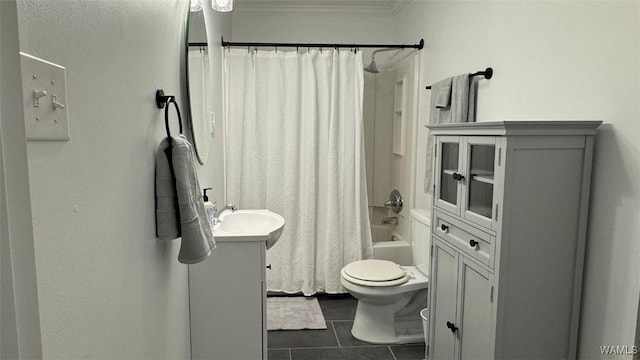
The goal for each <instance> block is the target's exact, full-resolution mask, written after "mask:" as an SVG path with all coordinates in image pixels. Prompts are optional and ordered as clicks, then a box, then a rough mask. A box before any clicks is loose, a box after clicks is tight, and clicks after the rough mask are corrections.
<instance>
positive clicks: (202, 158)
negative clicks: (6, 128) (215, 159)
mask: <svg viewBox="0 0 640 360" xmlns="http://www.w3.org/2000/svg"><path fill="white" fill-rule="evenodd" d="M200 12H201V13H202V16H203V17H204V10H200ZM191 14H192V12H191V4H190V2H189V1H187V15H186V19H185V21H184V26H185V30H184V64H185V65H184V69H185V71H184V74H185V96H186V97H185V98H186V101H185V107H186V108H185V113H186V115H187V116H186V118H187V122H188V124H189V135H190V137H191V142H192V144H193V152H194V153H195V155H196V159H197V160H198V163H199V164H200V165H204V164H205V163H206V162H207V159H208V157H209V156H208V155H209V147H210V146H211V144H210V143H209V146H208V147H207V149H206V150H205V149H200V147H199V144H198V142H197V140H196V131H197V130H196V129H195V126H194V123H193V120H194V117H193V110H192V108H193V107H192V105H191V81H190V80H189V49H190V46H189V35H190V25H191ZM206 36H207V35H206V33H205V37H206ZM205 151H206V154H204V152H205Z"/></svg>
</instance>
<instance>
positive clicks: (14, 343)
mask: <svg viewBox="0 0 640 360" xmlns="http://www.w3.org/2000/svg"><path fill="white" fill-rule="evenodd" d="M0 19H1V20H0V34H1V35H2V36H1V37H0V45H1V49H2V51H1V52H0V359H16V358H22V359H39V358H41V356H42V354H41V353H42V347H41V338H40V317H39V311H38V293H37V290H38V289H37V282H36V263H35V255H34V245H33V224H32V221H31V206H29V203H30V201H29V199H30V197H29V196H30V194H29V192H30V190H29V182H28V179H29V174H28V166H27V145H26V140H25V135H24V132H25V128H24V123H23V121H22V118H23V112H22V92H21V91H16V89H20V82H21V79H20V58H19V55H18V53H19V42H18V13H17V9H16V2H15V0H5V1H1V2H0Z"/></svg>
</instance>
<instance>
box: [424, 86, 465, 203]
mask: <svg viewBox="0 0 640 360" xmlns="http://www.w3.org/2000/svg"><path fill="white" fill-rule="evenodd" d="M472 79H473V78H472V77H470V75H469V74H462V75H458V76H454V77H453V78H447V79H444V80H441V81H438V82H437V83H435V84H433V85H432V86H431V110H430V113H429V123H430V124H446V123H463V122H475V110H476V86H477V84H475V83H474V84H471V85H470V84H469V81H470V80H472ZM447 87H449V88H450V91H451V102H450V104H449V106H448V107H441V106H440V105H441V104H442V97H443V94H446V92H447V91H448V90H447ZM433 141H434V139H433V136H432V135H431V133H429V135H427V158H426V160H425V179H424V191H425V192H426V193H429V194H430V193H431V192H432V191H433V174H432V167H433V164H432V163H431V162H432V159H431V158H432V157H433V149H434V146H435V144H434V143H433Z"/></svg>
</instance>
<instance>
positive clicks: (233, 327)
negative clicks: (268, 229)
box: [189, 239, 267, 360]
mask: <svg viewBox="0 0 640 360" xmlns="http://www.w3.org/2000/svg"><path fill="white" fill-rule="evenodd" d="M216 242H217V244H216V245H217V247H216V249H215V250H213V252H212V253H211V256H210V257H209V258H208V259H207V260H205V261H203V262H201V263H198V264H194V265H189V303H190V316H191V358H192V359H225V360H233V359H237V360H258V359H267V330H266V326H267V320H266V284H265V281H266V274H265V270H266V269H265V256H266V255H265V254H266V243H265V241H252V240H248V241H242V240H231V241H223V240H219V239H216Z"/></svg>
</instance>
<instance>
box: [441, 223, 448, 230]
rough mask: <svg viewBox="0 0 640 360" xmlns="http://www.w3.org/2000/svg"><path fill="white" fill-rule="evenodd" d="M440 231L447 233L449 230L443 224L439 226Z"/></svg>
mask: <svg viewBox="0 0 640 360" xmlns="http://www.w3.org/2000/svg"><path fill="white" fill-rule="evenodd" d="M440 230H442V231H447V230H449V227H448V226H447V225H445V224H442V225H440Z"/></svg>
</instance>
